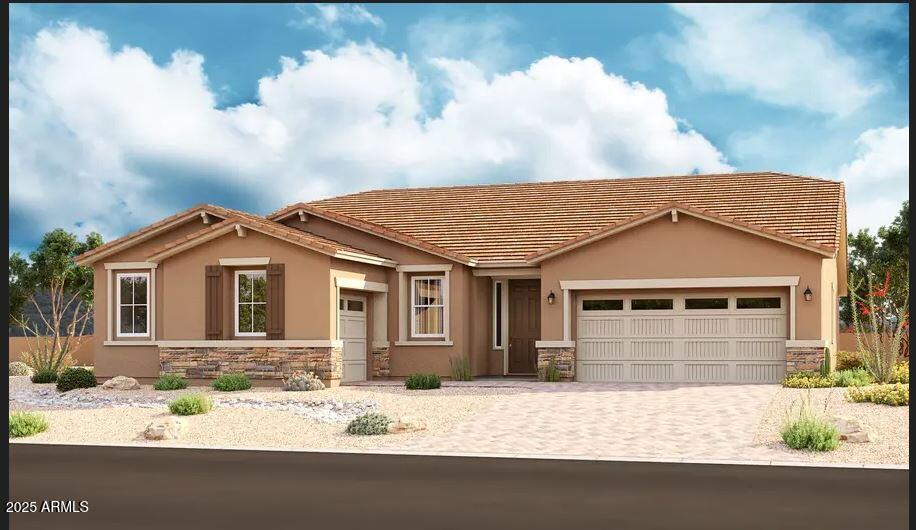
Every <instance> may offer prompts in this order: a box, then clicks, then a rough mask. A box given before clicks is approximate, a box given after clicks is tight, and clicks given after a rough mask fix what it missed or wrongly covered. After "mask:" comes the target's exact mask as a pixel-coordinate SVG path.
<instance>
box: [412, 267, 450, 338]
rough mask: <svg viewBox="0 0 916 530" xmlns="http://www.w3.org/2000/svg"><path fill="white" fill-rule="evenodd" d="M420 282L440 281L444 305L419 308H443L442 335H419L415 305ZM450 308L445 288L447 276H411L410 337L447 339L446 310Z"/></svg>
mask: <svg viewBox="0 0 916 530" xmlns="http://www.w3.org/2000/svg"><path fill="white" fill-rule="evenodd" d="M420 280H438V282H439V293H440V296H441V297H442V303H441V304H436V305H424V306H419V307H427V308H429V307H441V308H442V333H417V319H416V318H415V314H414V310H415V309H416V308H417V307H418V306H416V305H415V303H414V302H415V300H416V289H417V281H420ZM447 306H448V299H447V293H446V287H445V276H411V277H410V304H409V310H410V312H409V314H408V315H409V317H410V336H411V338H418V339H445V331H446V326H445V319H446V317H447V312H446V310H445V308H446V307H447Z"/></svg>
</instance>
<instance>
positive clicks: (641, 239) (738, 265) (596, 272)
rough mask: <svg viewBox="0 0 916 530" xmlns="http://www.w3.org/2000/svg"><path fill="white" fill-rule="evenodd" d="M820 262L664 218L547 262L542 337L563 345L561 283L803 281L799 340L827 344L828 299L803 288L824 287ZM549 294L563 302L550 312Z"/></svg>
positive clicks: (713, 227) (709, 225)
mask: <svg viewBox="0 0 916 530" xmlns="http://www.w3.org/2000/svg"><path fill="white" fill-rule="evenodd" d="M822 261H823V259H822V257H821V256H820V255H818V254H815V253H813V252H810V251H807V250H804V249H800V248H796V247H793V246H790V245H787V244H784V243H781V242H777V241H772V240H769V239H766V238H763V237H760V236H755V235H751V234H748V233H746V232H742V231H739V230H735V229H733V228H729V227H725V226H722V225H719V224H716V223H713V222H709V221H704V220H700V219H697V218H695V217H691V216H689V215H680V216H679V220H678V222H677V223H674V222H672V221H671V218H670V217H669V216H665V217H662V218H659V219H656V220H654V221H650V222H648V223H646V224H644V225H642V226H638V227H635V228H632V229H630V230H627V231H624V232H621V233H619V234H616V235H613V236H610V237H608V238H605V239H602V240H600V241H596V242H594V243H592V244H589V245H586V246H583V247H580V248H578V249H574V250H572V251H570V252H567V253H565V254H561V255H559V256H556V257H554V258H551V259H548V260H545V261H544V262H542V263H541V294H542V296H541V319H542V320H541V329H542V334H541V338H542V340H562V338H563V303H562V290H561V289H560V280H598V279H645V278H702V277H738V276H799V277H800V279H799V289H798V290H797V293H796V307H797V311H798V320H797V324H796V325H797V328H796V338H797V339H800V340H801V339H822V338H824V337H823V334H822V328H823V325H822V311H823V307H824V304H823V303H822V301H821V300H820V298H819V297H820V296H823V294H822V293H819V294H818V295H817V296H818V298H815V299H814V300H813V301H812V302H805V300H804V298H803V296H802V291H804V286H805V285H808V284H810V285H811V286H812V289H814V288H816V287H818V286H820V285H821V278H822V275H823V264H822ZM818 290H819V291H820V289H818ZM551 291H553V292H554V293H555V294H556V295H557V302H556V303H555V304H553V305H548V304H547V302H546V298H547V295H548V293H550V292H551Z"/></svg>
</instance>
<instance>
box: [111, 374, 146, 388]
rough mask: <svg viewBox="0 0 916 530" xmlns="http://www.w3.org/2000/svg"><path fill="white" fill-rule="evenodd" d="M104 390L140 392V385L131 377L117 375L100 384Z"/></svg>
mask: <svg viewBox="0 0 916 530" xmlns="http://www.w3.org/2000/svg"><path fill="white" fill-rule="evenodd" d="M102 388H104V389H106V390H140V383H138V382H137V380H136V379H134V378H133V377H125V376H123V375H118V376H115V377H112V378H111V379H109V380H108V381H105V382H104V383H103V384H102Z"/></svg>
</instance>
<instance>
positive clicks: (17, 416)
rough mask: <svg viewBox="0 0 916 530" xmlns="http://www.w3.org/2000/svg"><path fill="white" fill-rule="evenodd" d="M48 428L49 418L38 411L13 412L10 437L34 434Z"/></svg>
mask: <svg viewBox="0 0 916 530" xmlns="http://www.w3.org/2000/svg"><path fill="white" fill-rule="evenodd" d="M46 430H48V420H46V419H45V417H44V416H42V415H41V414H38V413H37V412H11V413H10V438H22V437H23V436H32V435H33V434H38V433H40V432H44V431H46Z"/></svg>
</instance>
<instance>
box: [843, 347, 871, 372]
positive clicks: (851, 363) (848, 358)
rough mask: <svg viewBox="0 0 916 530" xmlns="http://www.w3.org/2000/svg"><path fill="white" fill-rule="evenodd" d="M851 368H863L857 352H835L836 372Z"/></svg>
mask: <svg viewBox="0 0 916 530" xmlns="http://www.w3.org/2000/svg"><path fill="white" fill-rule="evenodd" d="M853 368H865V366H864V365H863V364H862V357H861V356H860V355H859V352H855V351H842V350H840V351H838V352H836V369H837V370H841V371H842V370H852V369H853Z"/></svg>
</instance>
